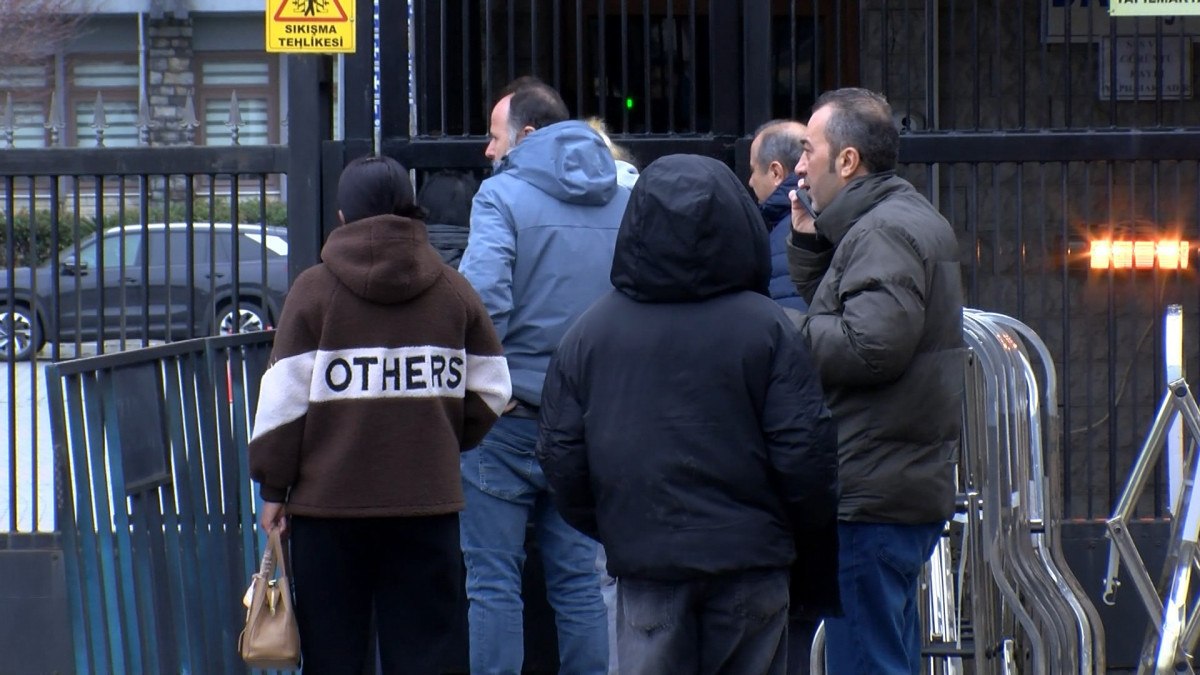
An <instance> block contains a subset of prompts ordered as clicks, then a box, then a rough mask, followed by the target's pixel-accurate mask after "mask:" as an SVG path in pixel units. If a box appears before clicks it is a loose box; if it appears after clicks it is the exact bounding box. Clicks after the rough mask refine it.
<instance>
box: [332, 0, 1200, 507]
mask: <svg viewBox="0 0 1200 675" xmlns="http://www.w3.org/2000/svg"><path fill="white" fill-rule="evenodd" d="M406 21H407V16H406V15H405V14H404V13H403V11H402V10H401V9H397V8H393V9H391V10H389V9H388V8H387V7H386V6H384V7H382V8H381V25H383V26H387V27H394V26H400V25H406V24H405V22H406ZM413 21H414V24H413V30H412V33H411V34H412V36H413V39H414V40H415V43H414V44H413V45H411V52H412V56H413V62H412V69H411V71H410V70H409V62H408V53H409V47H410V46H409V45H408V43H407V41H405V40H398V41H395V42H389V41H387V40H381V43H380V49H381V73H380V82H381V84H382V90H381V94H380V110H381V113H382V118H381V125H382V147H383V150H384V152H386V153H388V154H391V155H393V156H396V157H398V158H400V159H401V160H402V161H404V162H405V163H406V164H407V165H408V166H410V167H413V168H414V169H416V170H417V172H418V175H420V174H421V173H422V172H424V171H427V170H433V169H438V168H445V167H453V168H468V169H471V170H476V171H479V170H481V169H482V168H483V167H484V166H485V164H486V162H485V160H484V158H483V155H482V150H483V146H484V144H485V138H484V136H485V135H486V132H487V128H486V127H487V119H488V113H489V110H490V105H491V104H492V101H493V97H494V94H495V92H497V91H498V90H499V89H500V88H501V87H502V86H503V85H504V84H505V83H506V82H508V81H509V80H511V79H512V78H514V77H516V76H519V75H524V74H534V75H538V76H540V77H541V78H542V79H544V80H546V81H547V82H549V83H551V84H553V85H554V86H556V88H558V89H559V91H561V92H562V93H563V96H564V99H565V100H566V101H567V103H568V106H569V107H570V108H571V109H572V111H573V113H574V114H576V115H578V116H581V117H582V116H592V115H595V116H599V117H601V118H603V119H604V120H605V121H606V122H607V124H608V126H609V128H610V129H611V130H612V132H613V137H614V140H615V141H617V142H618V143H620V144H622V145H624V146H626V147H627V148H629V149H630V150H631V151H632V152H633V154H634V155H635V157H636V158H637V159H638V160H639V162H640V163H641V164H643V165H644V164H646V163H648V162H650V161H653V159H655V158H657V157H659V156H661V155H663V154H667V153H672V152H697V153H702V154H707V155H712V156H716V157H719V158H721V159H723V160H725V161H726V162H728V163H729V164H730V165H731V166H734V167H735V168H736V169H737V170H738V171H739V172H740V174H741V175H743V176H745V175H747V174H748V161H749V157H748V154H749V153H748V148H749V140H750V138H749V137H750V134H751V133H752V132H753V130H754V129H756V128H757V127H758V125H759V124H761V123H763V122H765V121H767V120H769V119H772V118H779V117H790V118H797V119H800V120H804V119H805V118H806V117H807V113H808V111H809V109H810V108H811V104H812V102H813V101H814V100H815V97H816V96H817V95H819V93H820V92H822V91H824V90H827V89H831V88H836V87H839V86H851V85H856V86H865V87H869V88H872V89H875V90H879V91H882V92H884V93H885V94H886V95H887V96H888V98H889V100H890V101H891V103H892V106H893V111H894V113H895V120H896V123H897V125H898V126H900V127H901V129H902V132H903V133H902V146H901V161H902V163H903V167H902V174H903V175H905V176H906V177H907V178H909V179H910V180H911V181H912V182H913V183H914V184H916V185H917V186H918V187H919V188H920V189H921V190H922V191H924V193H925V194H926V195H927V196H928V197H929V198H930V200H931V201H932V202H933V203H934V204H935V205H937V206H938V207H939V208H940V209H941V210H942V212H943V213H944V214H945V215H946V216H947V217H948V218H949V219H950V221H951V222H952V223H953V224H954V225H955V227H956V229H957V230H958V233H959V241H960V245H961V250H962V262H963V278H964V283H965V284H966V288H967V291H968V298H969V302H970V304H971V305H972V306H975V307H979V308H982V309H989V310H995V311H999V312H1003V313H1007V314H1010V315H1013V316H1015V317H1017V318H1019V319H1021V320H1022V321H1025V322H1026V323H1028V324H1029V325H1031V326H1032V327H1034V328H1035V329H1036V330H1037V331H1038V332H1039V334H1041V335H1042V336H1043V337H1044V338H1045V339H1046V341H1047V343H1048V344H1050V346H1051V349H1052V350H1053V352H1054V355H1055V358H1056V360H1057V363H1058V366H1059V375H1060V377H1061V379H1062V387H1061V388H1060V391H1061V392H1062V400H1061V401H1060V402H1059V404H1060V406H1061V407H1062V417H1063V420H1064V423H1065V429H1064V444H1063V448H1064V449H1063V452H1064V453H1065V454H1064V461H1065V463H1066V466H1067V472H1066V476H1065V479H1064V480H1065V485H1064V489H1065V494H1066V495H1067V500H1066V502H1067V513H1068V515H1069V516H1071V517H1075V518H1084V519H1097V518H1103V517H1105V516H1106V515H1107V514H1108V513H1109V511H1110V509H1111V507H1112V504H1113V501H1114V500H1115V498H1116V496H1117V494H1118V493H1119V491H1120V488H1121V485H1122V483H1123V481H1124V479H1125V475H1126V473H1127V471H1128V469H1129V466H1130V462H1131V461H1132V457H1133V454H1134V452H1135V451H1136V449H1137V447H1138V446H1139V445H1140V443H1141V439H1142V436H1143V435H1144V434H1145V432H1146V430H1147V429H1148V428H1149V426H1150V423H1151V421H1152V417H1153V413H1154V408H1155V405H1156V404H1157V401H1158V398H1159V396H1160V395H1161V393H1162V390H1163V388H1164V387H1165V381H1164V374H1163V371H1164V368H1163V349H1164V346H1163V335H1162V328H1161V316H1162V314H1163V312H1164V310H1165V308H1166V305H1168V304H1181V305H1183V307H1184V315H1185V333H1184V334H1185V336H1186V337H1185V346H1186V358H1187V363H1188V364H1189V365H1190V366H1191V369H1190V370H1188V371H1187V372H1188V373H1191V374H1194V373H1195V370H1194V366H1195V364H1196V363H1197V362H1200V333H1198V331H1197V330H1196V327H1197V323H1196V317H1197V314H1198V313H1200V290H1198V286H1197V284H1196V283H1195V275H1196V271H1195V268H1196V266H1197V264H1198V263H1200V260H1198V259H1197V257H1196V255H1195V249H1196V244H1197V241H1200V202H1198V201H1197V197H1196V195H1197V192H1198V191H1200V168H1198V161H1197V158H1200V126H1198V125H1197V124H1196V122H1195V120H1200V104H1198V103H1197V101H1196V100H1195V98H1194V92H1193V88H1194V75H1193V72H1192V64H1193V61H1194V59H1193V56H1192V38H1193V37H1197V36H1200V23H1198V22H1197V19H1196V18H1195V17H1187V18H1140V19H1130V18H1110V17H1109V16H1108V14H1107V8H1106V7H1104V6H1103V4H1102V3H1082V2H1078V1H1076V2H1070V1H1069V0H1045V1H1044V2H1041V3H1036V4H1035V3H1003V2H999V0H989V1H984V2H977V3H965V4H964V3H937V2H928V1H918V0H896V1H886V0H863V1H859V2H853V1H845V2H843V1H840V0H818V1H817V2H808V1H803V2H802V1H799V0H774V1H771V2H766V1H763V2H749V1H746V2H716V1H715V0H713V1H707V2H706V1H703V0H686V1H685V0H642V1H634V0H619V1H618V0H577V1H576V2H573V3H564V2H551V1H549V0H488V1H485V2H420V1H418V2H416V3H414V14H413ZM404 33H405V35H406V36H407V35H408V32H407V30H405V32H404ZM365 58H366V56H365V55H360V56H358V57H355V59H359V61H358V62H357V64H356V63H355V62H354V60H353V59H352V60H351V62H350V63H349V64H348V70H347V73H346V77H347V80H346V83H347V87H348V88H351V89H352V90H355V91H356V90H357V89H353V86H352V85H353V84H354V83H355V82H358V81H360V80H358V79H356V78H361V77H363V75H362V72H363V70H362V68H363V67H364V66H363V63H362V59H365ZM356 69H357V70H356ZM410 75H411V77H410ZM410 96H411V97H412V103H413V105H411V106H410ZM348 104H349V102H348ZM346 112H347V116H346V119H345V121H346V133H347V136H348V137H356V138H368V137H369V136H370V134H369V133H368V131H369V130H370V128H371V127H370V125H371V119H370V116H369V109H366V108H363V109H362V110H361V112H358V113H356V112H355V109H354V108H352V107H348V108H347V109H346ZM1108 239H1112V240H1116V241H1119V242H1122V243H1121V244H1119V245H1118V249H1120V250H1121V251H1124V250H1126V248H1127V249H1128V251H1129V252H1130V254H1131V255H1132V251H1133V248H1134V246H1135V244H1134V242H1142V243H1141V244H1138V245H1137V246H1138V247H1139V249H1138V250H1140V251H1143V254H1144V253H1145V250H1146V248H1145V247H1146V246H1151V247H1152V248H1153V249H1154V250H1155V251H1157V248H1156V247H1157V246H1158V244H1160V243H1162V244H1164V245H1166V244H1167V243H1168V242H1171V241H1186V242H1188V244H1189V246H1190V249H1189V253H1188V254H1187V255H1186V257H1185V258H1184V259H1183V260H1184V261H1185V262H1186V263H1187V265H1188V267H1187V269H1182V270H1176V269H1168V267H1169V265H1168V262H1167V261H1166V259H1165V258H1161V257H1160V256H1158V255H1157V253H1152V254H1150V255H1149V257H1146V256H1145V255H1143V258H1142V259H1140V261H1141V263H1142V264H1143V265H1145V266H1144V267H1143V268H1140V269H1136V270H1121V269H1113V268H1112V267H1111V266H1110V267H1108V268H1105V269H1091V268H1090V267H1089V260H1090V259H1089V258H1088V255H1087V253H1088V246H1089V244H1090V242H1091V241H1093V240H1108ZM1122 247H1126V248H1122ZM1147 260H1148V261H1149V262H1148V263H1147V262H1146V261H1147ZM1160 473H1161V472H1160ZM1156 485H1157V488H1156V490H1155V491H1154V495H1153V496H1152V497H1148V498H1147V499H1146V500H1144V503H1143V504H1142V508H1141V509H1140V513H1141V514H1142V515H1145V516H1161V515H1163V513H1164V506H1165V497H1164V494H1163V489H1164V488H1163V481H1162V477H1161V475H1160V477H1159V479H1158V481H1157V483H1156Z"/></svg>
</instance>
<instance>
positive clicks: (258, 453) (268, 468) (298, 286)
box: [249, 267, 326, 502]
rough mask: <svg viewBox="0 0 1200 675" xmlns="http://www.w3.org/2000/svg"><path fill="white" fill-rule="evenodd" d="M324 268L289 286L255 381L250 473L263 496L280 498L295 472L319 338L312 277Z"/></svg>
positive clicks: (317, 294)
mask: <svg viewBox="0 0 1200 675" xmlns="http://www.w3.org/2000/svg"><path fill="white" fill-rule="evenodd" d="M324 273H326V272H325V270H324V268H322V267H318V268H312V269H310V270H308V271H306V272H305V273H303V274H301V275H300V276H299V277H298V278H297V279H296V282H295V283H294V284H293V285H292V288H291V290H290V291H289V292H288V296H287V299H286V300H285V301H284V304H283V311H282V312H280V317H279V323H278V325H277V326H276V328H275V343H274V346H273V347H272V349H271V365H270V367H268V368H267V371H266V372H265V373H263V376H262V381H261V384H260V386H259V394H258V408H257V410H256V411H255V415H254V428H253V430H252V432H251V436H250V446H249V460H250V478H252V479H253V480H255V481H256V482H258V483H259V486H260V491H261V493H262V498H263V501H268V502H283V501H286V500H287V495H288V490H289V489H290V488H291V486H292V484H293V483H294V482H295V480H296V476H297V472H298V471H299V464H300V444H301V441H302V440H303V438H304V424H305V419H306V417H307V414H308V406H309V392H310V390H311V388H312V374H313V364H314V363H315V362H316V356H317V347H318V345H319V343H320V324H319V320H318V319H317V318H316V317H317V316H318V313H317V311H316V304H315V303H317V302H319V301H320V300H321V298H320V295H321V293H323V292H325V291H324V290H323V285H322V284H320V283H319V282H318V281H317V280H318V279H319V277H320V276H321V275H322V274H324Z"/></svg>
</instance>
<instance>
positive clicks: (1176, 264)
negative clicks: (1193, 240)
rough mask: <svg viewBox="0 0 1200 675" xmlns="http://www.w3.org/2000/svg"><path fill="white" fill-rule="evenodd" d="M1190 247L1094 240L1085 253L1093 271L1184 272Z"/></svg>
mask: <svg viewBox="0 0 1200 675" xmlns="http://www.w3.org/2000/svg"><path fill="white" fill-rule="evenodd" d="M1190 257H1191V245H1190V244H1189V243H1188V242H1186V241H1182V240H1179V239H1161V240H1158V241H1150V240H1137V241H1111V240H1108V239H1097V240H1094V241H1092V242H1091V247H1090V250H1089V252H1088V258H1089V260H1090V267H1091V268H1092V269H1094V270H1107V269H1114V270H1129V269H1134V270H1152V269H1154V268H1155V267H1158V269H1160V270H1185V269H1187V268H1188V259H1189V258H1190Z"/></svg>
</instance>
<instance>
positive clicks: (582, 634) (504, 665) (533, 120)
mask: <svg viewBox="0 0 1200 675" xmlns="http://www.w3.org/2000/svg"><path fill="white" fill-rule="evenodd" d="M569 117H570V114H569V113H568V112H567V107H566V105H565V104H564V103H563V101H562V98H561V97H560V96H559V94H558V92H556V91H555V90H554V89H552V88H551V87H549V86H547V85H546V84H544V83H542V82H540V81H538V80H534V79H532V78H522V79H521V80H518V81H517V82H514V83H513V84H512V85H510V86H509V88H508V89H507V90H506V91H505V92H504V94H503V95H502V96H501V98H500V99H499V101H497V103H496V105H495V107H494V108H493V110H492V116H491V121H490V128H489V133H490V136H491V141H490V142H489V143H488V147H487V151H486V153H485V154H486V155H487V157H488V159H490V160H491V161H492V163H493V166H494V167H495V174H494V175H493V176H492V177H491V178H489V179H487V180H485V181H484V182H483V185H482V186H481V187H480V189H479V192H478V193H477V194H476V196H475V200H474V202H473V203H472V205H471V234H470V238H469V239H468V242H467V249H466V252H465V253H464V254H463V258H462V263H461V264H460V267H459V270H460V271H461V272H462V274H463V275H464V276H465V277H466V278H467V280H468V281H470V282H471V285H472V286H474V287H475V289H476V290H477V291H478V292H479V295H480V296H481V297H482V298H483V303H484V306H486V307H487V310H488V312H489V313H490V314H491V317H492V321H493V323H494V324H495V326H496V332H497V333H498V335H499V336H500V340H501V343H502V344H503V346H504V355H505V356H506V357H507V359H508V367H509V370H510V372H511V375H512V381H513V400H512V401H511V402H510V403H509V406H508V409H507V411H506V412H505V414H504V416H503V417H501V418H500V420H499V421H498V422H497V423H496V425H495V426H494V427H493V428H492V431H491V433H489V434H488V436H487V437H486V438H485V439H484V441H483V442H482V443H481V444H480V445H479V447H478V448H476V449H475V450H471V451H469V452H466V453H463V456H462V474H463V490H464V492H465V494H466V501H467V508H466V510H465V511H464V512H463V514H462V516H461V523H462V525H461V527H462V531H461V533H462V534H461V537H462V548H463V555H464V558H465V560H466V566H467V597H468V599H469V601H470V611H469V615H468V616H469V623H470V643H471V644H470V652H471V672H472V673H507V674H513V675H516V674H517V673H520V672H521V665H522V662H523V660H524V648H523V633H522V624H523V620H522V618H523V617H522V608H523V603H522V600H521V568H522V565H523V562H524V558H525V531H526V526H527V524H528V523H530V522H533V524H534V527H535V528H536V536H537V538H538V543H539V545H540V548H541V552H542V562H543V566H544V567H545V570H546V592H547V595H548V597H549V600H550V604H551V606H552V607H553V608H554V611H555V614H556V619H557V620H556V625H557V627H558V649H559V661H560V664H561V665H560V672H564V673H579V674H581V675H587V674H592V673H595V674H599V673H605V672H606V671H607V661H608V638H607V625H606V620H605V609H604V603H603V601H602V599H601V596H600V580H599V576H598V574H597V571H596V566H595V562H596V546H597V544H596V542H595V541H593V540H592V539H589V538H588V537H586V536H584V535H583V534H580V533H579V532H577V531H576V530H574V529H573V528H572V527H570V526H569V525H567V524H566V522H565V521H563V519H562V516H560V515H559V514H558V511H557V510H556V509H555V508H554V505H553V503H552V502H551V500H550V496H549V494H548V492H547V485H546V478H545V476H544V475H543V474H542V469H541V467H540V465H539V464H538V461H537V459H536V457H535V456H534V446H535V444H536V442H537V417H538V409H539V407H540V406H541V400H542V382H543V380H544V379H545V376H546V369H547V366H548V365H549V362H550V356H551V355H552V354H553V353H554V350H555V348H556V347H557V346H558V342H559V340H560V339H561V338H562V336H563V334H564V333H565V332H566V330H567V329H568V328H569V327H570V326H571V324H573V323H574V322H575V319H577V318H578V317H579V315H580V314H582V313H583V311H584V310H586V309H587V308H588V307H589V306H590V305H591V304H592V302H593V301H595V300H596V299H597V298H598V297H600V295H602V294H604V293H606V292H608V291H610V290H611V289H612V285H611V283H610V282H609V272H610V270H611V268H612V258H613V250H614V248H615V246H616V238H617V229H618V228H619V226H620V223H621V218H622V216H623V215H624V212H625V204H626V202H627V201H628V200H629V191H628V190H627V189H626V188H623V187H620V186H618V184H617V170H616V164H615V163H614V161H613V157H612V154H611V153H610V152H609V150H608V148H607V147H606V146H605V145H604V142H603V141H602V140H601V138H600V137H599V136H598V135H597V134H596V133H595V132H594V131H593V130H592V129H590V128H589V127H588V126H587V125H586V124H584V123H583V122H576V121H569Z"/></svg>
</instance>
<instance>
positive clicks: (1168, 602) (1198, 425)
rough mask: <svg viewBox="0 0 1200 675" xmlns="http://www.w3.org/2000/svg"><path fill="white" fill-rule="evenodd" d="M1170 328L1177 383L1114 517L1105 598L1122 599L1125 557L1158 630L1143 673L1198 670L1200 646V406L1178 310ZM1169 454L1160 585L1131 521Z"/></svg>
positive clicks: (1147, 647) (1146, 646)
mask: <svg viewBox="0 0 1200 675" xmlns="http://www.w3.org/2000/svg"><path fill="white" fill-rule="evenodd" d="M1165 324H1166V330H1165V331H1164V333H1165V335H1166V342H1167V344H1166V349H1165V353H1166V354H1167V359H1166V360H1167V364H1166V365H1167V377H1168V381H1169V384H1168V386H1167V392H1166V393H1165V394H1164V395H1163V399H1162V403H1161V404H1160V405H1159V408H1158V414H1157V415H1156V416H1155V418H1154V422H1153V424H1152V425H1151V427H1150V431H1149V433H1148V434H1147V436H1146V441H1145V443H1144V444H1143V445H1142V448H1141V451H1140V452H1139V453H1138V456H1137V459H1136V461H1135V462H1134V465H1133V469H1132V470H1131V471H1130V476H1129V481H1128V483H1127V484H1126V486H1125V490H1124V491H1123V492H1122V493H1121V497H1120V499H1119V500H1118V501H1117V505H1116V506H1115V507H1114V509H1113V515H1112V517H1111V518H1110V519H1109V520H1108V537H1109V539H1110V544H1109V555H1108V574H1107V578H1106V579H1105V586H1104V601H1105V602H1106V603H1108V604H1115V602H1116V592H1117V588H1118V587H1119V586H1120V581H1119V580H1118V576H1119V573H1120V564H1121V561H1122V559H1123V560H1124V561H1125V564H1126V567H1127V568H1128V570H1129V576H1130V578H1131V580H1132V581H1133V585H1134V589H1135V590H1136V591H1137V595H1138V597H1139V598H1140V599H1141V601H1142V604H1143V606H1144V607H1145V609H1146V612H1147V613H1148V614H1149V615H1150V629H1149V630H1148V631H1147V635H1146V639H1145V642H1144V643H1143V647H1142V654H1141V659H1140V660H1139V666H1138V672H1139V673H1151V672H1153V673H1194V672H1195V665H1194V663H1193V659H1194V656H1195V651H1196V647H1197V644H1198V643H1200V597H1198V595H1200V593H1198V590H1200V589H1198V588H1197V584H1194V583H1193V582H1192V574H1193V571H1194V570H1195V568H1196V567H1197V566H1200V554H1198V551H1197V540H1198V539H1200V490H1197V489H1196V484H1197V481H1200V462H1197V461H1196V457H1197V453H1196V442H1197V439H1200V408H1197V405H1196V399H1195V397H1194V396H1193V395H1192V392H1191V389H1190V388H1189V387H1188V384H1187V381H1186V380H1185V379H1184V378H1183V359H1182V354H1183V349H1182V341H1183V329H1182V326H1183V315H1182V310H1181V308H1180V307H1179V306H1178V305H1175V306H1172V307H1170V308H1168V310H1167V315H1166V320H1165ZM1180 422H1182V425H1181V424H1180ZM1185 429H1186V431H1187V436H1186V442H1185V434H1184V430H1185ZM1164 449H1166V450H1167V471H1168V484H1169V485H1170V488H1169V490H1168V500H1169V502H1170V503H1169V508H1170V512H1171V515H1172V520H1171V536H1170V539H1169V540H1168V543H1167V554H1166V560H1165V562H1164V564H1163V571H1162V575H1161V576H1160V583H1159V584H1158V585H1157V586H1156V585H1155V583H1154V581H1153V580H1152V579H1151V578H1150V573H1149V571H1148V570H1147V568H1146V563H1145V562H1144V561H1143V559H1142V557H1141V555H1140V554H1139V553H1138V549H1137V546H1136V545H1135V544H1134V542H1133V538H1132V537H1131V536H1130V534H1129V529H1128V522H1129V519H1130V518H1131V517H1133V511H1134V508H1135V506H1136V505H1137V502H1138V501H1139V499H1140V497H1141V496H1142V492H1143V491H1144V490H1145V488H1146V485H1147V483H1148V482H1149V481H1150V478H1151V475H1152V473H1153V472H1154V470H1155V467H1156V466H1157V464H1158V460H1159V459H1160V457H1161V455H1162V454H1163V451H1164ZM1159 589H1163V590H1164V591H1165V598H1164V597H1160V595H1159Z"/></svg>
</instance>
